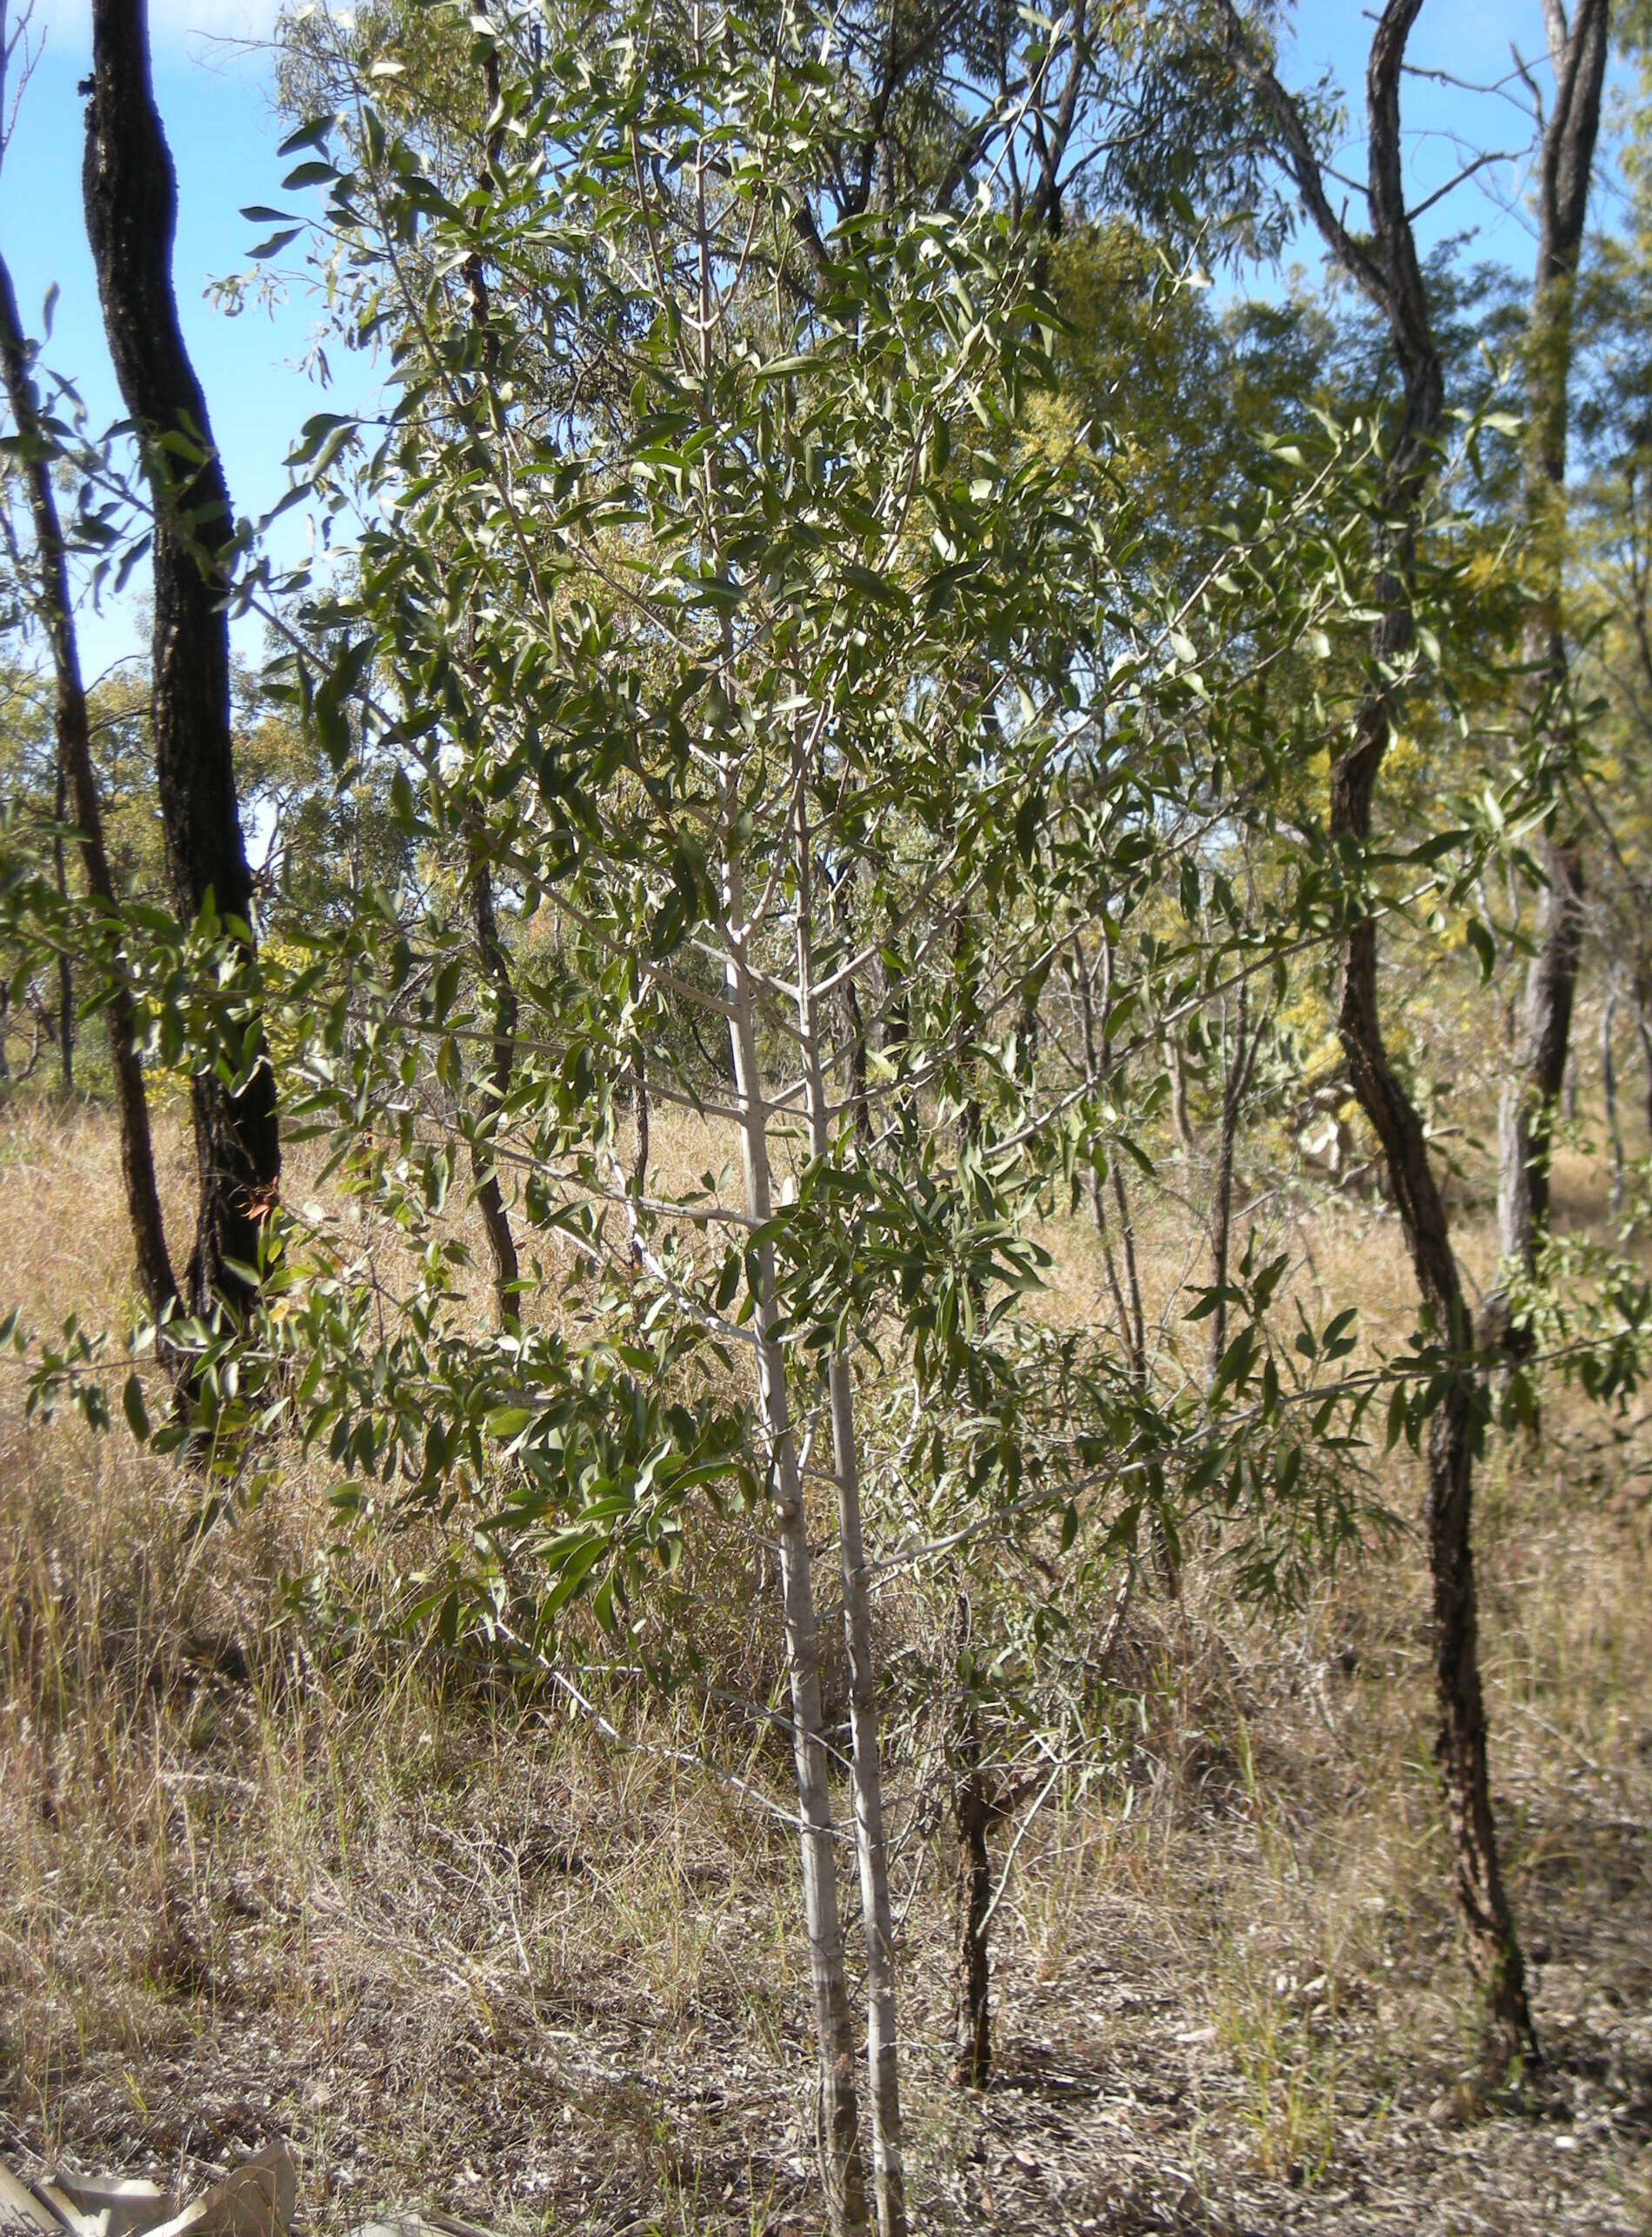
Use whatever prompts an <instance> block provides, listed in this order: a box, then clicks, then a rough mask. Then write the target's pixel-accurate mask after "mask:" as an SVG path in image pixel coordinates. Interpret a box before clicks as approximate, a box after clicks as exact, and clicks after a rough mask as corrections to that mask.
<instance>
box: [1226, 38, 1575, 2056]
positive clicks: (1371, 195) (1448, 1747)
mask: <svg viewBox="0 0 1652 2237" xmlns="http://www.w3.org/2000/svg"><path fill="white" fill-rule="evenodd" d="M1222 7H1223V14H1224V17H1225V20H1226V23H1227V26H1228V33H1229V44H1228V51H1229V57H1231V59H1232V60H1233V63H1234V64H1235V67H1236V69H1237V70H1239V71H1240V73H1241V74H1242V76H1243V77H1245V79H1246V80H1247V82H1248V83H1249V84H1250V85H1251V86H1252V88H1253V89H1254V90H1255V91H1256V93H1257V95H1258V97H1260V99H1261V100H1262V103H1263V104H1264V106H1265V107H1266V108H1267V109H1268V110H1269V113H1270V114H1271V116H1272V117H1273V118H1274V121H1275V123H1276V127H1277V129H1278V130H1279V133H1280V136H1281V140H1282V143H1283V147H1284V150H1285V153H1286V156H1287V159H1288V161H1289V164H1290V167H1291V169H1292V171H1293V174H1294V175H1295V176H1296V180H1297V183H1298V185H1299V187H1300V189H1301V191H1302V200H1303V204H1304V207H1305V208H1306V210H1307V211H1308V213H1309V216H1311V217H1312V218H1313V219H1314V221H1315V223H1316V226H1317V227H1318V229H1319V231H1320V233H1321V235H1322V237H1323V239H1324V240H1325V242H1326V244H1327V246H1328V247H1329V250H1330V251H1331V253H1332V255H1333V256H1336V259H1337V261H1338V262H1339V263H1342V266H1343V268H1344V269H1345V270H1347V271H1348V272H1349V275H1350V276H1351V277H1352V278H1353V279H1354V280H1355V281H1356V284H1358V285H1359V287H1360V288H1361V289H1362V291H1363V292H1364V293H1365V294H1366V296H1368V297H1369V300H1370V301H1371V303H1372V304H1373V305H1374V307H1375V308H1376V310H1377V311H1378V312H1379V313H1380V314H1381V316H1382V318H1383V320H1384V321H1385V323H1386V324H1387V327H1388V330H1389V343H1390V346H1391V347H1392V349H1393V352H1394V356H1395V360H1396V365H1397V368H1398V370H1399V373H1400V376H1401V391H1402V402H1401V407H1400V410H1399V412H1398V414H1397V415H1396V417H1395V419H1394V420H1393V422H1392V423H1391V424H1390V427H1389V436H1388V446H1387V456H1386V458H1385V461H1384V482H1385V488H1384V491H1383V496H1384V500H1385V503H1384V511H1385V514H1386V517H1387V526H1386V527H1385V529H1383V531H1382V536H1381V538H1380V541H1379V544H1378V549H1377V552H1376V566H1375V569H1374V575H1375V580H1374V583H1373V586H1372V588H1373V592H1374V596H1373V603H1374V605H1375V606H1376V610H1377V613H1378V615H1379V616H1380V618H1379V620H1378V621H1377V622H1376V627H1375V629H1374V630H1373V634H1372V646H1371V650H1372V661H1371V667H1370V681H1369V685H1368V688H1367V690H1366V694H1365V696H1364V699H1363V701H1362V704H1361V706H1360V708H1359V710H1358V714H1357V717H1356V724H1355V730H1354V737H1353V741H1352V743H1351V745H1350V746H1349V750H1348V751H1347V752H1346V753H1344V754H1342V755H1341V756H1338V757H1337V759H1336V761H1335V762H1333V763H1332V767H1331V773H1330V813H1329V836H1330V839H1331V842H1332V844H1333V846H1334V847H1335V848H1336V850H1337V853H1338V855H1339V856H1342V858H1344V859H1347V858H1349V857H1352V858H1354V859H1358V858H1360V857H1361V856H1363V854H1364V853H1365V850H1366V849H1367V848H1368V847H1369V842H1370V838H1371V822H1372V816H1371V810H1372V802H1373V797H1374V795H1375V791H1376V780H1377V776H1378V773H1379V771H1380V770H1381V769H1382V762H1383V760H1384V758H1385V756H1386V755H1387V753H1388V749H1389V743H1390V742H1391V740H1392V737H1393V735H1394V729H1395V724H1396V719H1397V715H1398V703H1397V702H1398V696H1399V689H1400V686H1399V682H1398V681H1397V679H1398V678H1399V676H1401V674H1402V670H1403V667H1404V663H1405V662H1406V661H1407V659H1408V658H1409V655H1410V652H1411V649H1412V647H1413V643H1414V641H1415V635H1416V629H1415V619H1414V614H1413V608H1412V579H1413V572H1414V563H1415V542H1416V525H1417V520H1418V516H1419V513H1420V510H1421V506H1422V497H1423V494H1424V492H1425V490H1426V489H1427V488H1428V485H1429V481H1430V478H1431V477H1432V475H1433V472H1434V469H1435V462H1436V455H1437V444H1438V438H1439V435H1440V431H1441V428H1442V423H1443V419H1444V411H1445V394H1444V380H1443V376H1442V370H1441V364H1440V358H1439V354H1438V351H1437V349H1436V344H1435V339H1434V332H1433V325H1432V321H1431V319H1430V316H1429V303H1428V296H1427V291H1426V290H1425V288H1424V285H1423V280H1422V267H1421V265H1420V263H1419V262H1418V259H1417V254H1416V241H1415V239H1414V237H1413V235H1412V230H1411V223H1410V220H1409V216H1407V213H1406V203H1405V183H1404V176H1403V168H1402V152H1401V136H1400V81H1401V77H1402V71H1403V69H1404V63H1405V48H1406V42H1407V40H1408V38H1409V36H1410V32H1411V28H1412V26H1413V24H1414V23H1416V18H1417V16H1418V13H1419V12H1420V10H1421V7H1422V0H1388V4H1387V5H1386V6H1385V7H1384V8H1383V10H1382V14H1381V16H1380V17H1379V18H1378V20H1377V23H1376V30H1375V31H1374V33H1373V35H1372V40H1371V48H1370V56H1369V63H1368V66H1367V70H1366V117H1367V133H1368V143H1369V192H1368V199H1369V213H1370V222H1371V239H1370V245H1369V247H1368V246H1367V245H1365V243H1362V242H1359V241H1356V239H1354V238H1353V237H1352V236H1349V234H1348V233H1347V232H1346V231H1345V230H1344V229H1343V227H1342V223H1341V222H1340V220H1339V219H1338V218H1337V217H1336V216H1335V214H1334V213H1333V212H1332V210H1331V207H1330V203H1329V198H1328V196H1327V195H1326V193H1325V190H1324V184H1323V180H1322V175H1321V173H1320V170H1319V166H1318V162H1317V159H1316V156H1315V155H1314V152H1313V146H1312V142H1311V139H1310V136H1309V133H1308V130H1307V128H1306V126H1305V125H1304V123H1303V121H1302V113H1301V111H1300V110H1298V108H1297V107H1296V103H1295V102H1294V101H1293V100H1292V99H1291V97H1290V96H1289V94H1287V93H1286V92H1285V90H1284V89H1283V87H1282V86H1281V84H1280V83H1279V82H1278V80H1277V78H1276V77H1275V76H1274V74H1273V72H1272V70H1270V69H1269V67H1268V65H1267V64H1266V63H1264V62H1263V61H1262V60H1261V58H1260V57H1258V56H1257V55H1256V53H1255V51H1254V50H1252V48H1251V46H1250V43H1249V35H1248V33H1247V31H1246V30H1245V28H1244V26H1243V24H1242V21H1241V19H1240V17H1239V16H1238V13H1237V11H1236V9H1235V8H1234V7H1233V6H1232V4H1231V0H1222ZM1349 909H1350V916H1349V925H1348V929H1347V931H1346V934H1345V935H1344V942H1343V952H1342V968H1341V984H1340V987H1339V989H1338V1000H1337V1030H1338V1035H1339V1038H1340V1039H1341V1042H1342V1049H1343V1053H1344V1054H1345V1055H1346V1056H1347V1059H1348V1066H1349V1077H1350V1079H1351V1081H1352V1083H1353V1088H1354V1092H1355V1095H1356V1097H1357V1099H1358V1101H1359V1104H1360V1108H1361V1109H1362V1111H1363V1112H1364V1114H1365V1117H1366V1120H1367V1122H1368V1123H1369V1125H1370V1127H1371V1129H1372V1131H1373V1133H1374V1134H1375V1135H1376V1138H1377V1142H1378V1143H1379V1145H1380V1147H1381V1149H1382V1159H1383V1163H1384V1167H1385V1168H1386V1171H1387V1175H1388V1181H1389V1190H1390V1193H1391V1195H1392V1196H1393V1199H1394V1202H1395V1205H1396V1208H1397V1210H1398V1212H1399V1215H1400V1219H1401V1222H1402V1227H1403V1229H1404V1233H1405V1238H1406V1242H1407V1244H1408V1246H1409V1250H1410V1255H1411V1263H1412V1267H1413V1268H1414V1270H1415V1273H1416V1282H1417V1288H1418V1292H1419V1295H1420V1298H1421V1301H1422V1307H1423V1310H1424V1314H1425V1316H1426V1318H1427V1319H1428V1320H1429V1322H1432V1324H1433V1331H1434V1334H1435V1336H1436V1341H1438V1342H1440V1343H1442V1345H1444V1346H1445V1347H1447V1348H1449V1351H1450V1352H1451V1353H1452V1354H1454V1355H1455V1357H1456V1360H1457V1362H1458V1364H1457V1365H1456V1366H1455V1371H1454V1372H1453V1373H1452V1375H1451V1377H1450V1380H1449V1383H1448V1385H1447V1388H1446V1392H1445V1395H1444V1397H1443V1399H1442V1402H1441V1403H1440V1405H1439V1406H1438V1407H1437V1408H1436V1411H1435V1414H1434V1415H1433V1418H1432V1420H1431V1421H1430V1423H1429V1450H1428V1498H1427V1514H1426V1521H1427V1529H1428V1540H1429V1572H1430V1578H1431V1582H1432V1588H1433V1615H1434V1655H1435V1698H1436V1710H1437V1714H1438V1720H1439V1721H1438V1728H1437V1732H1436V1741H1435V1754H1436V1761H1437V1762H1438V1764H1439V1767H1440V1773H1441V1778H1442V1785H1443V1787H1444V1789H1445V1795H1446V1803H1447V1809H1448V1812H1449V1818H1450V1823H1451V1833H1452V1846H1453V1851H1454V1854H1455V1865H1456V1884H1457V1898H1458V1904H1459V1907H1460V1910H1461V1913H1462V1919H1463V1922H1464V1925H1465V1927H1466V1928H1467V1930H1468V1943H1469V1956H1470V1960H1471V1962H1472V1964H1473V1966H1474V1968H1475V1973H1476V1974H1477V1976H1478V1978H1479V1980H1480V1982H1481V1984H1482V1989H1483V1991H1484V1994H1485V1996H1486V2001H1487V2009H1488V2016H1489V2021H1490V2025H1491V2028H1492V2031H1493V2034H1494V2038H1495V2041H1496V2043H1497V2046H1498V2047H1499V2049H1500V2050H1501V2051H1502V2052H1504V2053H1506V2054H1508V2055H1509V2056H1511V2057H1515V2058H1521V2057H1524V2058H1529V2059H1535V2058H1536V2056H1537V2045H1536V2038H1535V2034H1534V2031H1533V2027H1532V2021H1531V2012H1530V2007H1529V2003H1528V2001H1527V1996H1526V1985H1525V1967H1524V1964H1523V1961H1522V1955H1521V1950H1520V1944H1519V1941H1518V1940H1517V1938H1516V1936H1515V1927H1514V1921H1513V1918H1512V1916H1511V1914H1510V1913H1509V1904H1508V1899H1507V1896H1506V1895H1505V1893H1504V1890H1503V1886H1502V1874H1501V1871H1500V1868H1499V1863H1498V1855H1497V1843H1496V1832H1495V1825H1494V1822H1493V1819H1492V1813H1491V1800H1490V1787H1489V1774H1488V1767H1487V1759H1486V1718H1485V1703H1484V1698H1483V1694H1482V1688H1481V1681H1480V1661H1479V1636H1478V1633H1479V1621H1478V1604H1477V1598H1476V1592H1475V1570H1474V1552H1473V1536H1472V1520H1473V1494H1474V1451H1475V1439H1476V1437H1477V1435H1478V1433H1479V1428H1480V1424H1481V1420H1482V1416H1483V1407H1484V1398H1483V1392H1482V1388H1481V1386H1480V1383H1479V1380H1478V1377H1477V1375H1476V1374H1475V1368H1474V1364H1473V1345H1472V1331H1471V1328H1470V1324H1469V1313H1468V1308H1467V1307H1466V1304H1465V1302H1464V1299H1463V1295H1462V1281H1461V1277H1460V1275H1459V1272H1458V1268H1457V1262H1456V1257H1455V1253H1454V1251H1453V1249H1452V1246H1451V1238H1450V1232H1449V1225H1448V1222H1447V1218H1446V1211H1445V1204H1444V1201H1443V1199H1442V1195H1441V1194H1440V1188H1439V1184H1438V1182H1436V1178H1435V1175H1434V1169H1433V1167H1432V1166H1431V1164H1430V1163H1429V1147H1428V1139H1427V1135H1426V1134H1425V1132H1424V1129H1423V1125H1422V1115H1421V1114H1420V1113H1419V1112H1418V1110H1417V1109H1416V1105H1415V1104H1414V1103H1413V1102H1412V1101H1411V1099H1410V1097H1409V1095H1408V1094H1407V1093H1406V1091H1405V1088H1404V1086H1403V1084H1402V1082H1401V1080H1400V1078H1399V1076H1398V1075H1397V1074H1396V1071H1395V1070H1394V1068H1393V1065H1392V1064H1391V1062H1389V1055H1388V1050H1387V1047H1386V1045H1385V1043H1384V1040H1383V1035H1382V1012H1381V1005H1380V1002H1379V998H1378V993H1377V970H1376V963H1377V949H1376V920H1375V918H1374V917H1373V916H1372V915H1371V914H1370V912H1369V908H1368V907H1367V906H1366V905H1365V903H1364V902H1363V899H1362V897H1361V896H1357V895H1356V896H1350V903H1349Z"/></svg>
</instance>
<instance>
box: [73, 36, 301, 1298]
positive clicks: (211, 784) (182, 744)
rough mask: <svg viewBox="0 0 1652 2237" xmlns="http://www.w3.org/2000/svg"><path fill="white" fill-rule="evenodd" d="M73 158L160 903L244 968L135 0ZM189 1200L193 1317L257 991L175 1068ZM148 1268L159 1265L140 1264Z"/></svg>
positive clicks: (264, 1072)
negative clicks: (141, 485) (149, 741)
mask: <svg viewBox="0 0 1652 2237" xmlns="http://www.w3.org/2000/svg"><path fill="white" fill-rule="evenodd" d="M89 90H90V100H89V103H88V106H87V111H86V150H85V160H84V165H83V194H84V201H85V212H86V230H87V235H88V238H89V240H90V243H91V250H92V260H93V263H94V264H95V266H96V268H97V285H98V294H99V298H100V300H101V303H102V305H103V325H104V331H105V333H106V335H107V337H108V341H109V346H110V356H111V358H112V360H113V362H114V367H115V373H116V377H117V381H118V382H119V384H120V389H121V394H122V396H123V399H124V401H125V404H126V408H127V410H128V412H129V414H130V417H131V419H132V422H133V423H134V425H135V427H136V429H137V435H138V439H139V443H140V445H141V450H142V459H143V471H144V475H145V478H146V480H147V483H148V485H149V491H150V504H151V512H152V523H151V527H150V547H151V550H152V555H153V579H154V591H155V617H154V628H153V632H152V643H151V651H152V691H151V723H152V732H153V740H154V750H155V762H156V772H157V781H158V791H159V799H160V809H161V820H162V825H163V831H164V834H165V840H166V862H167V873H168V880H169V883H170V889H171V897H172V902H173V906H174V908H175V909H176V910H177V914H178V916H179V918H180V920H181V922H182V923H183V926H184V927H186V928H189V927H194V926H195V925H197V923H200V922H209V923H210V924H211V926H212V927H213V929H216V927H217V926H218V925H220V924H222V925H224V926H227V927H228V928H229V929H230V934H231V936H232V939H233V941H234V942H235V943H236V947H237V948H238V949H239V951H240V953H241V955H242V958H243V964H244V966H245V969H244V970H243V976H244V975H247V974H248V973H250V971H251V970H252V969H254V968H255V964H256V938H255V934H254V929H253V918H254V909H253V895H252V880H251V875H250V870H249V868H248V863H247V854H246V847H245V842H244V840H243V834H242V829H241V818H240V811H239V803H238V802H237V798H236V773H235V755H234V745H233V738H232V729H231V721H232V708H231V698H230V639H229V620H228V613H227V608H228V602H229V596H230V576H231V569H232V564H233V557H234V549H235V542H236V526H235V520H234V516H233V515H232V513H231V511H230V496H229V490H228V489H227V487H226V486H225V483H224V477H223V467H222V465H221V463H220V462H219V459H218V456H217V454H216V449H215V448H214V446H213V439H212V429H211V423H210V419H209V417H208V414H207V407H206V400H205V398H204V397H203V395H202V392H201V386H200V383H199V382H198V381H197V378H196V376H195V370H194V368H193V366H192V365H191V363H190V358H189V354H188V351H187V350H186V349H185V347H184V343H183V330H182V329H181V327H180V325H179V323H178V315H177V298H176V296H175V293H174V290H173V285H172V270H171V258H172V240H173V233H174V230H175V227H176V223H177V177H176V174H175V173H174V170H173V167H172V158H171V153H170V150H169V148H168V146H167V143H166V136H165V132H164V130H163V126H162V123H161V118H160V113H159V111H158V110H157V106H156V102H155V94H154V88H153V85H152V83H151V79H150V54H149V24H148V15H147V10H146V7H145V5H144V0H97V4H96V5H95V6H94V8H93V10H92V74H91V78H90V84H89ZM190 1100H191V1105H192V1110H193V1116H194V1128H195V1142H196V1162H197V1215H196V1230H195V1240H194V1244H193V1248H192V1249H191V1251H190V1260H189V1264H188V1267H187V1268H186V1270H185V1275H184V1281H183V1290H184V1293H185V1298H186V1302H187V1303H188V1306H189V1308H190V1311H191V1313H193V1314H197V1315H206V1314H210V1312H211V1311H213V1310H214V1309H215V1308H216V1305H217V1303H218V1302H220V1301H224V1302H230V1304H232V1305H235V1306H236V1307H238V1308H245V1307H246V1305H247V1304H248V1303H249V1302H250V1298H251V1294H252V1288H253V1283H254V1281H255V1279H256V1277H255V1276H254V1275H253V1274H252V1273H251V1272H250V1269H251V1268H255V1267H256V1262H257V1258H258V1250H259V1229H260V1226H261V1224H262V1222H263V1218H264V1216H265V1215H266V1214H267V1212H268V1209H269V1208H270V1204H271V1203H272V1202H273V1201H274V1197H275V1194H276V1188H277V1187H278V1184H279V1181H280V1175H281V1142H280V1132H279V1126H278V1122H277V1118H276V1087H275V1075H274V1072H273V1070H272V1069H271V1067H270V1063H269V1062H268V1061H267V1058H266V1057H265V1055H264V1052H263V1047H262V1043H261V1039H260V1029H259V1024H258V1017H257V1010H256V1001H255V1002H253V1003H252V1005H251V1006H250V1008H248V1009H246V1011H245V1014H244V1033H243V1048H242V1049H241V1050H240V1051H239V1052H238V1061H235V1062H228V1063H226V1065H225V1067H224V1069H223V1072H222V1073H221V1072H220V1071H219V1069H217V1068H216V1066H211V1065H204V1064H203V1066H201V1067H200V1068H199V1069H197V1071H196V1073H195V1075H194V1077H193V1078H192V1080H191V1082H190ZM155 1271H156V1275H157V1278H158V1274H159V1268H158V1266H157V1268H156V1269H155Z"/></svg>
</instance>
